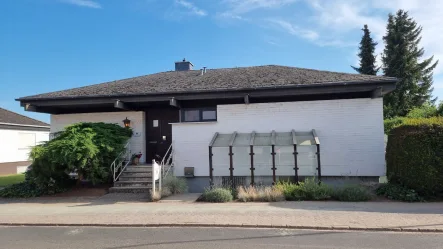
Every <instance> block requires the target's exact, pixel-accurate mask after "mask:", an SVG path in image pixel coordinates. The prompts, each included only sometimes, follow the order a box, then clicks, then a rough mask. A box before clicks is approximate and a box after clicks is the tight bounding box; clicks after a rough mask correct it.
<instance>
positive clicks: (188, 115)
mask: <svg viewBox="0 0 443 249" xmlns="http://www.w3.org/2000/svg"><path fill="white" fill-rule="evenodd" d="M183 116H184V121H185V122H195V121H200V111H199V110H185V111H184V112H183Z"/></svg>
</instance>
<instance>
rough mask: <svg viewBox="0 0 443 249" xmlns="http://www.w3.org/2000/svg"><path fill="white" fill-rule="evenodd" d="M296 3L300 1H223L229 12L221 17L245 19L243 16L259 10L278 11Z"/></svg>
mask: <svg viewBox="0 0 443 249" xmlns="http://www.w3.org/2000/svg"><path fill="white" fill-rule="evenodd" d="M296 1H298V0H223V1H222V4H225V5H227V6H228V10H227V11H225V12H222V13H221V14H219V16H221V17H231V18H232V17H234V18H237V19H243V17H242V14H246V13H248V12H251V11H254V10H257V9H272V8H273V9H277V8H280V7H282V6H284V5H288V4H291V3H294V2H296Z"/></svg>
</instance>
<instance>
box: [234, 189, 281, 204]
mask: <svg viewBox="0 0 443 249" xmlns="http://www.w3.org/2000/svg"><path fill="white" fill-rule="evenodd" d="M237 198H238V199H239V200H240V201H243V202H251V201H263V202H276V201H284V200H285V196H284V194H283V192H282V191H281V189H279V188H277V187H269V186H268V187H253V186H250V187H242V186H241V187H238V188H237Z"/></svg>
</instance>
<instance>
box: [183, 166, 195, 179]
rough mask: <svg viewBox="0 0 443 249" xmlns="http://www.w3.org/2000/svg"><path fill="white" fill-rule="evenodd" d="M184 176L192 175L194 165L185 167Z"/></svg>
mask: <svg viewBox="0 0 443 249" xmlns="http://www.w3.org/2000/svg"><path fill="white" fill-rule="evenodd" d="M185 177H194V167H185Z"/></svg>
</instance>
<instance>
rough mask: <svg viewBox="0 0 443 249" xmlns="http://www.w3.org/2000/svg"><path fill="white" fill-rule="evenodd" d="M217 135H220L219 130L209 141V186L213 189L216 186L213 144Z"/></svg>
mask: <svg viewBox="0 0 443 249" xmlns="http://www.w3.org/2000/svg"><path fill="white" fill-rule="evenodd" d="M217 136H218V132H216V133H215V134H214V137H213V138H212V140H211V142H210V143H209V187H210V188H211V189H212V187H213V186H214V175H213V171H214V167H213V165H212V156H214V154H213V153H212V146H213V145H214V142H215V140H216V139H217Z"/></svg>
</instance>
